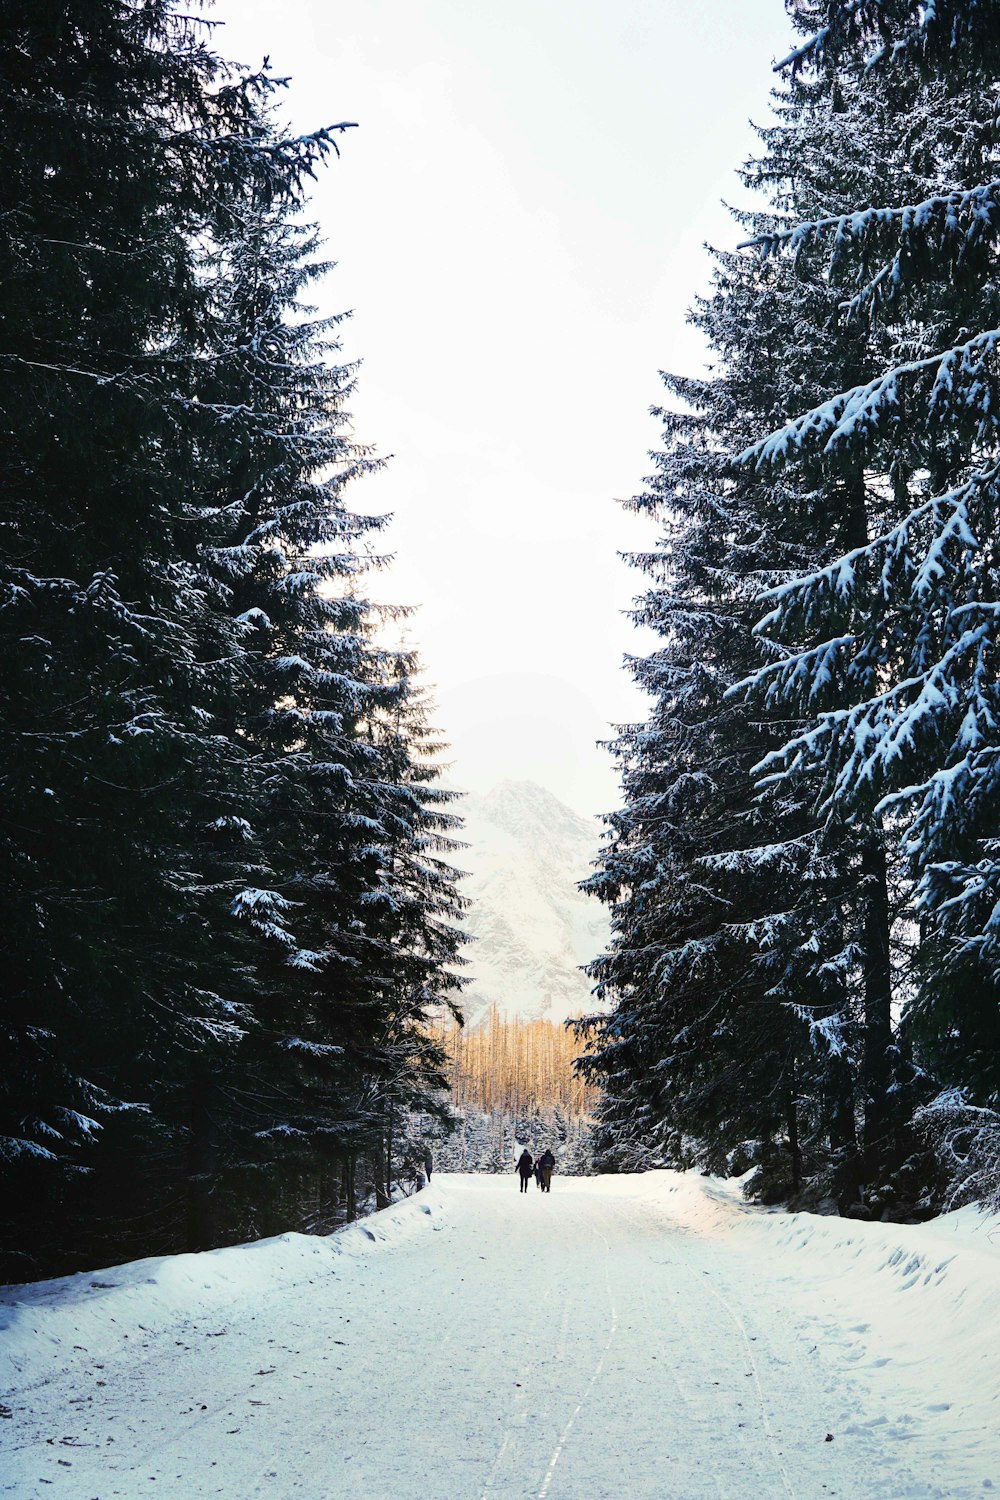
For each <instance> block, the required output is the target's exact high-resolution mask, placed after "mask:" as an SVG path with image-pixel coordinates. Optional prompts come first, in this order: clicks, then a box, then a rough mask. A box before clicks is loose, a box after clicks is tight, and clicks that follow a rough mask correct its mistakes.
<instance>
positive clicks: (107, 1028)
mask: <svg viewBox="0 0 1000 1500" xmlns="http://www.w3.org/2000/svg"><path fill="white" fill-rule="evenodd" d="M2 27H3V32H4V37H5V47H4V54H3V56H4V60H3V62H2V63H0V74H2V94H0V107H2V108H3V110H4V111H5V118H4V124H5V133H4V144H3V145H2V146H0V150H2V151H3V153H4V165H5V170H6V171H7V177H6V181H5V183H4V187H3V189H2V192H3V195H4V204H5V210H6V214H5V220H4V222H5V231H4V235H3V237H2V243H0V256H2V265H3V271H4V289H3V291H2V292H0V318H2V320H3V323H4V329H5V333H6V334H7V339H6V341H5V350H6V353H5V358H4V360H3V362H2V364H0V410H2V414H3V421H4V442H5V449H4V465H5V471H6V473H7V476H8V479H9V483H8V484H7V488H6V506H7V509H6V520H7V523H8V524H7V529H6V537H5V542H4V550H3V555H2V559H0V563H2V568H3V574H4V584H5V592H6V599H5V604H6V609H5V614H4V617H3V628H4V631H5V635H4V645H5V654H6V656H7V659H8V661H9V663H10V664H11V670H10V672H9V673H8V674H7V676H6V678H5V687H4V696H3V700H2V702H0V735H2V737H3V749H4V752H5V753H4V766H5V778H4V783H3V784H4V795H5V806H6V812H5V827H4V840H3V852H2V856H0V858H2V860H3V870H4V891H3V901H4V903H5V925H6V929H7V933H8V936H9V937H10V939H11V940H12V943H13V947H14V952H15V954H16V959H15V962H14V964H13V965H12V967H11V968H10V969H9V970H8V974H7V979H8V981H9V983H10V994H9V1003H8V1004H7V1005H6V1006H5V1017H4V1024H5V1028H6V1032H5V1041H6V1043H7V1046H6V1055H5V1059H4V1072H3V1076H2V1080H0V1095H2V1121H0V1123H2V1127H3V1129H2V1134H3V1136H4V1138H5V1145H4V1153H3V1154H4V1168H5V1191H6V1192H7V1196H8V1199H9V1201H11V1202H12V1203H13V1202H17V1203H19V1204H22V1205H24V1213H23V1216H22V1217H21V1218H18V1217H17V1216H16V1215H13V1214H12V1215H10V1216H8V1218H7V1221H6V1223H7V1225H8V1227H9V1230H10V1240H9V1247H10V1248H11V1250H12V1252H13V1251H14V1250H16V1248H17V1247H18V1246H19V1245H20V1246H25V1247H28V1249H29V1256H28V1258H26V1259H25V1260H23V1261H18V1260H16V1259H11V1261H10V1262H9V1263H8V1264H9V1269H10V1274H18V1273H19V1272H21V1273H25V1274H26V1273H27V1272H28V1271H29V1270H31V1269H35V1268H37V1267H40V1266H42V1265H45V1264H49V1265H56V1266H58V1267H59V1268H65V1267H66V1265H67V1263H69V1260H70V1254H69V1251H68V1250H67V1245H68V1243H69V1242H70V1241H72V1259H73V1261H74V1262H75V1261H78V1260H90V1261H91V1263H92V1260H93V1258H96V1257H103V1256H106V1255H110V1254H111V1253H116V1254H118V1255H119V1256H120V1255H124V1254H128V1253H138V1252H139V1251H140V1250H149V1249H152V1248H157V1249H169V1248H174V1247H176V1246H179V1245H183V1244H184V1243H185V1242H187V1243H190V1244H194V1245H199V1244H207V1243H212V1242H218V1240H219V1239H220V1238H226V1237H232V1236H234V1235H237V1234H239V1233H240V1232H241V1231H246V1232H252V1231H253V1229H254V1228H255V1227H260V1218H259V1216H258V1218H257V1219H254V1218H252V1217H249V1216H248V1204H249V1205H252V1204H255V1203H256V1202H257V1201H258V1200H260V1201H261V1202H262V1203H263V1204H264V1207H265V1209H266V1208H267V1206H268V1200H269V1196H275V1195H276V1194H275V1185H276V1183H277V1182H278V1181H279V1179H280V1181H281V1183H282V1188H281V1193H280V1199H281V1202H280V1211H281V1222H280V1223H279V1225H278V1227H287V1226H288V1224H289V1223H301V1222H303V1221H304V1216H310V1217H312V1218H315V1217H316V1214H315V1212H314V1207H315V1205H314V1204H312V1206H310V1207H309V1209H308V1215H307V1214H306V1201H307V1199H309V1200H313V1199H315V1198H316V1197H317V1188H316V1181H317V1177H322V1178H323V1179H324V1180H329V1179H330V1175H331V1172H330V1168H329V1165H328V1163H327V1164H326V1170H325V1172H319V1171H318V1168H320V1167H322V1166H323V1165H324V1163H323V1160H322V1158H323V1156H324V1152H326V1153H327V1154H329V1153H330V1148H331V1146H334V1147H336V1148H337V1149H340V1150H341V1153H342V1154H343V1151H344V1149H345V1141H347V1143H348V1146H350V1140H351V1138H352V1132H354V1133H357V1132H361V1134H362V1135H363V1137H364V1139H365V1140H369V1139H371V1136H372V1130H373V1127H372V1123H371V1120H370V1118H369V1117H368V1115H367V1114H365V1112H364V1111H362V1110H359V1106H358V1100H357V1096H358V1088H359V1085H360V1083H361V1081H362V1079H363V1077H364V1071H365V1069H366V1068H369V1069H370V1068H371V1066H372V1059H373V1055H375V1054H377V1048H378V1044H379V1041H380V1039H381V1038H382V1036H383V1034H384V1029H385V1025H386V1022H387V1018H388V1017H390V1016H392V1015H394V1014H396V1012H397V1011H398V1007H399V990H398V986H397V990H396V991H395V992H394V993H393V994H392V995H390V994H389V992H388V987H387V984H386V978H385V972H384V971H385V968H386V964H385V961H384V949H385V935H384V919H383V917H382V915H381V914H380V913H381V908H380V905H379V903H380V897H381V893H382V892H383V891H384V890H385V888H386V876H385V871H386V868H387V867H388V866H389V864H390V860H391V854H390V851H392V850H396V851H398V849H399V847H400V844H401V840H402V835H401V829H402V828H403V827H404V825H405V826H406V827H407V828H408V829H409V830H410V833H411V835H412V841H411V844H410V845H409V846H408V848H409V850H410V853H411V854H412V853H413V851H415V850H416V849H417V848H418V847H420V840H421V839H423V840H424V841H426V840H428V839H430V838H431V837H433V836H434V835H433V834H432V833H431V830H432V829H433V830H436V832H437V833H438V834H440V836H441V837H442V838H444V837H445V829H446V825H447V822H448V815H447V814H446V813H445V812H442V811H441V806H443V803H442V804H441V806H438V805H437V799H438V798H439V797H443V794H438V793H436V792H434V791H433V790H431V789H430V788H429V785H428V786H425V785H424V783H425V782H427V783H429V781H430V778H431V773H430V772H429V771H426V772H425V771H417V770H414V769H413V767H410V766H409V765H407V766H406V767H405V768H404V769H401V760H400V755H399V753H398V747H397V753H395V755H394V756H393V755H391V754H390V753H389V752H388V750H387V749H386V746H385V745H383V744H381V743H378V742H376V741H374V740H373V737H372V736H371V734H370V733H369V727H370V721H371V717H372V715H373V714H375V713H378V712H381V713H384V714H387V715H391V714H392V713H394V712H395V711H396V708H397V705H398V704H399V703H400V701H401V698H405V697H407V695H410V694H412V691H413V689H412V685H411V684H410V682H409V680H408V677H407V673H406V671H401V670H400V666H399V656H398V653H395V652H392V651H389V650H387V649H386V648H385V647H384V646H382V645H380V644H379V641H378V638H377V622H376V621H375V620H374V618H373V616H372V612H371V610H370V609H369V607H368V606H367V604H366V603H365V602H364V600H363V599H360V598H358V597H357V595H356V591H355V585H354V580H355V576H356V575H357V573H358V572H359V570H360V569H361V568H362V567H363V566H364V565H365V562H366V560H365V558H364V556H363V553H364V542H363V538H364V536H365V534H366V533H367V532H368V531H369V530H371V529H372V528H373V527H374V526H377V524H378V523H376V522H370V521H366V520H361V519H359V518H357V517H355V516H352V515H351V514H350V513H349V512H348V511H347V509H346V507H345V505H344V501H343V498H342V491H343V487H344V485H345V483H346V482H347V480H348V479H349V478H351V477H353V476H354V475H356V474H357V473H359V472H361V471H362V470H363V469H364V468H365V467H366V466H367V463H368V458H367V455H366V454H364V453H363V452H361V451H359V450H358V449H357V447H356V446H355V445H354V444H353V443H351V442H350V441H349V440H348V438H347V437H346V434H345V426H346V415H345V412H344V400H345V397H346V395H347V394H348V391H349V388H350V382H351V372H350V371H346V370H344V369H342V368H340V367H338V366H337V365H336V364H335V363H333V364H331V363H330V361H329V355H330V353H331V352H332V351H331V348H330V346H329V340H330V337H331V334H332V329H331V326H330V325H328V324H322V323H317V322H316V321H315V319H311V318H310V315H309V313H308V310H307V309H305V308H303V307H302V306H301V305H300V302H299V294H300V292H301V291H302V290H303V289H304V287H305V286H306V285H307V284H308V283H309V281H310V280H311V279H312V278H313V277H314V275H315V274H317V271H318V269H319V268H318V267H317V266H316V265H315V263H314V262H315V256H314V250H315V241H314V237H313V236H312V233H311V231H309V230H308V229H302V228H299V227H298V226H297V223H296V216H297V214H298V211H299V209H300V207H301V204H302V186H303V178H304V176H305V175H306V174H307V173H309V172H310V171H311V170H312V168H313V167H314V166H315V164H316V162H317V160H318V159H320V158H321V157H322V156H323V155H325V154H326V152H327V151H328V150H329V149H330V148H331V142H332V139H333V135H334V134H335V133H336V131H337V130H338V129H339V128H340V127H333V129H332V130H331V131H321V132H319V133H317V134H316V135H314V136H310V137H305V138H297V137H290V136H288V135H287V134H285V133H283V132H282V131H281V129H280V128H279V127H278V126H277V125H276V123H275V120H274V117H273V114H272V112H271V109H270V104H271V102H272V96H273V93H274V87H275V85H274V84H273V82H272V81H271V79H270V78H269V76H268V75H267V74H266V73H265V74H260V75H255V74H244V73H240V72H233V71H232V70H230V69H229V68H227V66H226V65H225V64H223V63H222V62H221V61H220V59H218V58H217V57H216V56H215V55H214V53H213V52H212V51H211V48H210V47H209V45H208V40H207V36H206V33H205V31H204V30H203V29H202V26H201V24H200V23H199V22H197V21H196V20H194V19H192V18H190V17H188V16H186V15H185V14H183V13H182V12H179V11H178V10H176V9H175V7H174V5H173V4H171V3H169V0H153V3H149V4H142V5H139V4H133V3H130V0H128V3H119V0H99V3H97V4H94V5H90V4H88V5H78V6H66V5H64V4H61V3H60V4H59V5H55V4H42V5H31V6H21V5H14V6H12V7H8V9H7V10H6V11H5V13H4V19H3V22H2ZM4 70H5V71H4ZM417 738H419V736H417ZM423 759H425V757H422V754H421V752H420V751H418V750H417V749H416V748H415V749H414V764H416V763H417V762H420V763H421V764H423ZM411 783H416V784H417V785H416V789H415V787H414V785H413V784H411ZM417 809H419V811H417ZM407 820H408V821H407ZM418 829H419V833H418V832H417V830H418ZM425 854H426V850H425V849H423V848H421V857H423V856H424V855H425ZM402 862H403V863H405V861H402ZM432 863H433V861H431V860H430V859H429V858H427V859H424V865H425V866H430V865H431V864H432ZM421 868H422V873H423V885H422V887H421V894H422V896H423V898H424V900H423V905H422V906H421V907H420V912H421V915H422V918H423V920H424V924H425V925H424V926H423V927H419V923H418V922H417V920H416V917H415V916H414V915H413V911H411V912H410V914H409V916H408V921H407V925H406V928H405V931H401V932H400V934H399V936H400V945H401V946H400V950H399V953H400V957H399V959H398V962H399V964H400V965H402V964H403V962H404V959H405V961H406V962H409V963H410V964H411V968H410V970H408V971H407V978H408V980H412V976H413V973H415V971H416V969H418V968H419V970H420V973H421V975H422V976H423V981H424V984H425V988H426V990H427V992H428V993H430V992H432V991H433V992H434V993H435V994H436V993H437V992H438V991H439V990H440V991H443V992H445V993H447V992H450V988H451V986H452V981H451V979H450V978H448V977H446V976H445V975H444V966H445V965H446V964H447V963H448V962H450V959H451V957H452V956H453V954H454V944H455V943H457V941H458V939H457V936H456V937H455V939H454V942H452V940H451V939H450V938H445V937H444V936H443V935H442V934H441V933H440V932H439V931H438V928H437V924H438V922H439V919H440V918H441V917H442V915H443V914H444V913H445V912H446V911H451V910H453V909H454V906H455V898H454V893H453V890H452V888H451V886H450V876H449V874H448V872H447V868H446V866H445V865H444V864H443V863H442V864H440V866H439V867H437V868H436V869H435V871H434V878H433V879H432V878H431V876H430V874H426V873H424V872H423V866H422V867H421ZM414 902H415V905H414V908H413V910H414V911H415V910H416V906H418V905H419V902H418V901H417V900H416V897H415V896H414ZM418 927H419V930H418ZM399 975H400V982H402V969H401V968H400V970H399ZM409 1004H410V1010H409V1014H410V1015H411V1016H412V1015H416V1014H417V1012H418V1011H419V1003H418V1002H417V1001H416V1000H415V999H414V997H413V996H412V994H411V996H410V1001H409ZM410 1066H411V1070H412V1074H413V1076H414V1077H415V1078H418V1079H425V1078H426V1077H427V1076H428V1064H427V1059H426V1058H425V1059H424V1060H423V1061H421V1060H417V1061H415V1062H414V1061H412V1060H411V1063H410ZM303 1142H306V1148H305V1149H303ZM348 1154H349V1153H348ZM83 1168H86V1169H87V1174H86V1182H87V1186H86V1188H85V1189H83V1190H81V1189H79V1188H78V1187H75V1186H74V1184H77V1183H79V1181H80V1179H81V1170H82V1169H83ZM95 1169H96V1170H95ZM320 1196H321V1195H320ZM46 1225H47V1226H51V1227H52V1228H54V1229H55V1231H56V1235H55V1236H54V1237H53V1238H50V1239H49V1240H46V1239H45V1238H44V1234H43V1229H44V1226H46Z"/></svg>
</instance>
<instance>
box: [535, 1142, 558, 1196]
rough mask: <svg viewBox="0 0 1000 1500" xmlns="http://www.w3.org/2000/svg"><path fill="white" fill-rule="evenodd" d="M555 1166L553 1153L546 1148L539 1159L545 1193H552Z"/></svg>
mask: <svg viewBox="0 0 1000 1500" xmlns="http://www.w3.org/2000/svg"><path fill="white" fill-rule="evenodd" d="M555 1164H556V1159H555V1157H554V1156H553V1155H552V1152H551V1151H550V1150H549V1149H548V1147H546V1149H545V1150H544V1151H543V1152H542V1154H541V1156H540V1157H539V1158H538V1166H539V1170H540V1171H541V1174H542V1192H543V1193H551V1191H552V1172H553V1168H554V1167H555Z"/></svg>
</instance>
